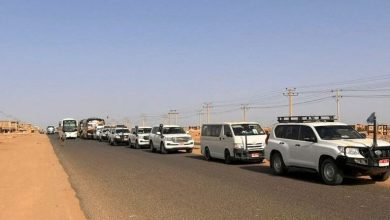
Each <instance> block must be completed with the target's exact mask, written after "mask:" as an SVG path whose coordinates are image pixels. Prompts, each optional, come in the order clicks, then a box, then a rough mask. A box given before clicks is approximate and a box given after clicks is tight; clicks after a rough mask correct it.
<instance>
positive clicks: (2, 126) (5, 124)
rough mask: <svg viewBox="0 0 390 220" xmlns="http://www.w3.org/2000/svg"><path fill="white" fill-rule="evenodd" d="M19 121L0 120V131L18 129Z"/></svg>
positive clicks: (14, 130) (11, 131)
mask: <svg viewBox="0 0 390 220" xmlns="http://www.w3.org/2000/svg"><path fill="white" fill-rule="evenodd" d="M18 128H19V122H17V121H0V133H13V132H16V131H18Z"/></svg>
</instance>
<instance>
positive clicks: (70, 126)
mask: <svg viewBox="0 0 390 220" xmlns="http://www.w3.org/2000/svg"><path fill="white" fill-rule="evenodd" d="M76 130H77V123H76V121H74V120H69V121H64V131H65V132H73V131H76Z"/></svg>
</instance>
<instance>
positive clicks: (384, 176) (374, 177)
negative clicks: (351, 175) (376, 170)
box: [370, 171, 390, 182]
mask: <svg viewBox="0 0 390 220" xmlns="http://www.w3.org/2000/svg"><path fill="white" fill-rule="evenodd" d="M370 177H371V179H372V180H374V181H378V182H384V181H386V180H388V179H389V177H390V171H388V172H386V173H382V174H378V175H371V176H370Z"/></svg>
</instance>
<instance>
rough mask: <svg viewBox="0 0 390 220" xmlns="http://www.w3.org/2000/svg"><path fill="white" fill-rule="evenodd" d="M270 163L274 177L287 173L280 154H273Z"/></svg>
mask: <svg viewBox="0 0 390 220" xmlns="http://www.w3.org/2000/svg"><path fill="white" fill-rule="evenodd" d="M270 163H271V168H272V170H273V172H274V174H275V175H283V174H285V173H286V172H287V167H286V165H285V164H284V161H283V157H282V155H280V153H278V152H276V153H273V154H272V156H271V161H270Z"/></svg>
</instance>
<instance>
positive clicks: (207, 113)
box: [203, 102, 213, 123]
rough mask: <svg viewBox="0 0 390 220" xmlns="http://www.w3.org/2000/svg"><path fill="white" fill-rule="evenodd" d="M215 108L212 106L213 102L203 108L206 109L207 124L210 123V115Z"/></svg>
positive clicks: (205, 104)
mask: <svg viewBox="0 0 390 220" xmlns="http://www.w3.org/2000/svg"><path fill="white" fill-rule="evenodd" d="M212 107H213V106H212V105H211V102H207V103H204V105H203V108H204V109H206V122H207V123H210V113H211V108H212Z"/></svg>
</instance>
